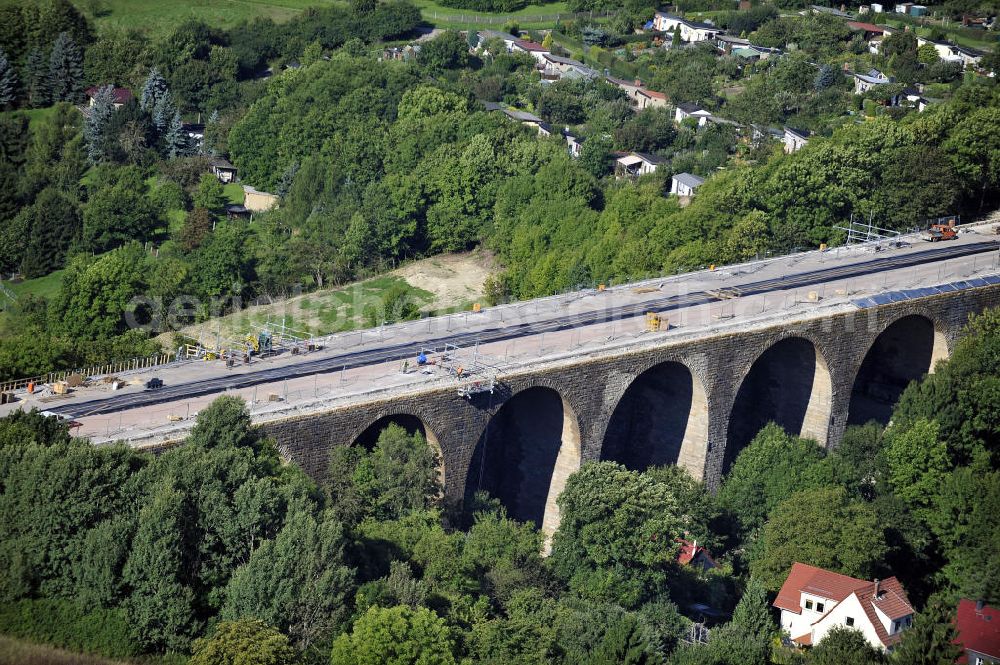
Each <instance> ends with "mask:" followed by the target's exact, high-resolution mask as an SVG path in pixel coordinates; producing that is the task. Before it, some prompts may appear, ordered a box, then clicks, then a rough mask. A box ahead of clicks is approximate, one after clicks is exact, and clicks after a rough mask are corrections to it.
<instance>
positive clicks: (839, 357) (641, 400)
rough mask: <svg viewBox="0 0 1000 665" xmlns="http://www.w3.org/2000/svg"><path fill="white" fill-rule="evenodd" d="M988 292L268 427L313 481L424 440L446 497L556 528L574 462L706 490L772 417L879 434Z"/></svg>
mask: <svg viewBox="0 0 1000 665" xmlns="http://www.w3.org/2000/svg"><path fill="white" fill-rule="evenodd" d="M997 304H1000V288H997V287H988V288H981V289H975V290H969V291H962V292H955V293H950V294H946V295H938V296H932V297H928V298H922V299H919V300H911V301H908V302H903V303H894V304H889V305H884V306H881V307H873V308H869V309H860V310H852V311H843V310H841V311H837V312H836V313H833V314H829V315H827V316H819V317H815V318H803V319H800V320H795V321H789V322H785V323H782V324H771V325H766V324H761V325H760V326H757V327H755V326H751V325H747V326H746V327H745V329H743V328H730V331H729V332H725V333H706V334H705V335H704V336H700V337H699V336H693V335H689V336H681V335H679V334H674V333H666V334H664V335H662V337H660V338H659V339H658V340H657V341H654V342H645V343H643V344H642V345H637V346H635V347H632V348H627V349H623V350H616V351H614V352H608V353H604V354H598V353H593V352H591V353H589V355H581V356H580V357H579V358H572V359H569V360H566V359H563V360H560V361H558V362H551V363H540V364H539V365H538V366H537V367H533V368H529V369H525V370H523V371H519V372H518V373H516V374H510V375H505V376H504V377H502V380H501V381H500V383H498V385H497V387H496V389H495V390H494V392H493V393H482V394H478V395H474V396H473V397H472V398H463V397H460V396H459V395H458V394H457V391H456V390H454V389H452V388H436V389H433V390H427V391H424V392H414V393H412V394H408V395H404V396H401V397H394V398H392V399H385V400H381V401H373V402H368V403H361V404H353V405H350V406H345V407H340V408H336V409H332V410H330V411H329V412H326V413H320V414H311V415H304V416H297V417H294V418H289V419H285V420H280V421H274V422H270V423H266V424H265V425H263V427H264V428H265V430H266V431H267V433H268V434H270V435H271V436H273V437H275V439H276V440H277V441H278V443H279V446H281V449H282V451H283V453H284V454H285V455H286V456H288V457H289V458H291V459H292V460H294V461H296V462H297V463H299V464H301V465H302V466H303V467H304V468H305V469H306V471H307V472H308V473H309V474H310V475H312V476H314V477H317V478H319V477H322V476H323V475H324V474H325V473H326V470H327V461H328V459H329V455H330V451H331V449H332V448H333V447H334V446H338V445H372V444H373V443H374V441H375V439H376V438H377V435H378V432H380V431H381V430H382V429H383V428H384V427H385V426H386V425H388V424H389V423H392V422H395V423H398V424H400V425H401V426H403V427H405V428H407V429H408V430H409V431H411V432H412V431H421V432H423V433H424V434H425V436H426V438H427V440H428V443H429V445H431V446H433V447H434V449H435V450H436V452H437V453H438V454H439V456H440V461H441V476H442V478H443V480H444V487H445V494H446V496H447V497H448V498H449V499H451V500H455V501H461V500H465V499H468V498H469V497H471V496H472V495H473V494H474V493H475V492H476V491H478V490H485V491H488V492H490V494H492V495H493V496H495V497H497V498H499V499H500V500H501V501H502V502H503V504H504V505H505V506H506V507H507V509H508V511H509V513H510V514H511V515H512V516H513V517H515V518H518V519H521V520H532V521H534V522H535V523H536V524H538V525H539V526H540V527H541V528H542V529H543V531H545V532H546V533H551V532H552V531H554V530H555V528H556V527H557V526H558V523H559V514H558V506H557V504H556V499H557V498H558V496H559V494H560V493H561V491H562V489H563V487H565V484H566V480H567V479H568V477H569V476H570V475H571V474H572V473H573V472H574V471H575V470H577V469H578V468H580V465H581V464H583V463H586V462H588V461H594V460H602V459H610V460H616V461H618V462H620V463H622V464H624V465H625V466H627V467H629V468H632V469H640V470H641V469H644V468H647V467H649V466H653V465H666V464H678V465H680V466H683V467H684V468H685V469H687V470H688V471H689V472H690V473H691V474H692V475H693V476H694V477H696V478H699V479H702V480H704V481H705V482H706V484H707V485H708V486H709V487H711V488H715V487H717V486H718V484H719V482H720V480H721V478H722V477H723V475H724V474H725V472H726V471H727V469H728V467H729V466H730V465H731V464H732V461H733V460H734V459H735V457H736V455H737V454H738V453H739V451H740V450H742V449H743V447H745V446H746V445H747V443H749V441H750V440H751V439H752V438H753V436H754V435H755V434H756V433H757V432H758V431H759V430H760V428H761V427H763V426H764V425H765V424H766V423H768V422H771V421H773V422H776V423H777V424H779V425H781V426H782V427H783V428H784V429H785V430H786V431H787V432H789V433H793V434H797V435H801V436H804V437H809V438H812V439H815V440H816V441H818V442H819V443H820V444H821V445H823V446H827V447H833V446H836V445H837V444H838V443H839V441H840V439H841V437H842V435H843V433H844V429H845V427H846V426H847V425H848V424H862V423H864V422H867V421H868V420H876V421H879V422H881V423H886V422H887V421H888V418H889V416H890V414H891V410H892V406H893V405H894V404H895V402H896V400H898V398H899V396H900V394H901V393H902V391H903V390H904V389H905V387H906V386H907V385H908V384H909V382H910V381H912V380H915V379H919V378H920V377H921V376H923V375H924V374H926V373H928V372H931V371H933V369H934V365H935V363H936V362H937V361H939V360H941V359H943V358H946V357H947V356H948V353H949V349H951V348H953V346H954V344H955V342H956V341H957V339H958V336H959V335H960V334H961V331H962V329H963V326H964V325H965V323H966V322H967V320H968V316H969V315H970V314H971V313H973V312H977V311H981V310H982V309H984V308H985V307H988V306H996V305H997Z"/></svg>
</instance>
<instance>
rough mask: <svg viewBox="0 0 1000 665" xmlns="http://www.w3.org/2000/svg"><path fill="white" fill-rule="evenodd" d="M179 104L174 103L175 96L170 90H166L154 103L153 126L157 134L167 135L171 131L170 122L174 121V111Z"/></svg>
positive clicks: (152, 112)
mask: <svg viewBox="0 0 1000 665" xmlns="http://www.w3.org/2000/svg"><path fill="white" fill-rule="evenodd" d="M176 111H177V106H176V105H175V104H174V97H173V95H171V94H170V91H169V90H164V91H163V93H162V94H161V95H160V96H159V97H158V98H157V100H156V104H154V105H153V108H152V111H151V114H152V116H153V127H155V128H156V135H157V136H161V137H163V136H166V134H167V132H168V131H170V123H171V122H173V119H174V113H175V112H176Z"/></svg>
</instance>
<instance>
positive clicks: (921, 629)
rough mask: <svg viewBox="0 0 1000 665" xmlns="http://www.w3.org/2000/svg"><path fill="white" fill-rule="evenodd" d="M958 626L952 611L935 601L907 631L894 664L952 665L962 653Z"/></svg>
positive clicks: (894, 658)
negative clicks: (956, 641)
mask: <svg viewBox="0 0 1000 665" xmlns="http://www.w3.org/2000/svg"><path fill="white" fill-rule="evenodd" d="M956 636H957V633H956V631H955V624H954V623H952V617H951V610H950V609H949V608H947V607H946V606H945V605H944V603H942V602H941V601H939V600H932V601H931V602H930V603H928V605H927V608H926V609H925V610H924V611H923V612H921V613H920V614H918V615H917V616H916V618H915V619H914V621H913V626H912V627H910V628H908V629H907V630H905V631H904V632H903V638H902V640H900V642H899V647H897V648H896V650H895V651H894V652H893V654H892V656H893V657H892V662H894V663H898V664H899V665H951V664H952V663H954V662H955V660H956V659H957V658H958V657H959V656H960V655H961V653H962V650H961V649H960V648H959V647H958V645H956V644H955V637H956Z"/></svg>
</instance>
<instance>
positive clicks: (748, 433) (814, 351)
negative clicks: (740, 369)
mask: <svg viewBox="0 0 1000 665" xmlns="http://www.w3.org/2000/svg"><path fill="white" fill-rule="evenodd" d="M832 410H833V381H832V379H831V376H830V368H829V365H828V364H827V361H826V358H824V356H823V354H822V353H821V352H820V350H819V348H818V346H817V345H816V343H815V342H813V341H812V340H810V339H808V338H806V337H799V336H789V337H785V338H783V339H781V340H779V341H777V342H775V343H774V344H772V345H771V346H769V347H768V348H767V349H766V350H765V351H764V352H763V353H761V354H760V355H759V356H757V358H756V359H755V360H754V362H753V363H752V364H751V365H750V367H749V369H747V371H746V373H745V374H744V375H743V378H742V381H741V382H740V384H739V389H738V390H737V392H736V397H735V398H734V400H733V406H732V409H731V410H730V412H729V426H728V428H727V432H726V452H725V456H724V458H723V469H722V470H723V473H725V472H726V471H728V469H729V467H730V466H731V465H732V463H733V460H735V459H736V456H737V455H738V454H739V452H740V451H741V450H742V449H743V448H744V447H746V445H747V444H748V443H750V441H751V440H752V439H753V437H754V436H756V434H757V432H759V431H760V430H761V428H763V427H764V425H766V424H767V423H768V422H771V421H773V422H775V423H777V424H778V425H780V426H781V427H783V428H784V429H785V431H786V432H789V433H791V434H795V435H798V436H803V437H808V438H811V439H815V440H816V441H818V442H819V443H820V445H823V446H825V445H826V442H827V433H828V430H829V427H830V417H831V415H832Z"/></svg>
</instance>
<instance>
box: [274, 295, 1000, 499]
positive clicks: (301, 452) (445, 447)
mask: <svg viewBox="0 0 1000 665" xmlns="http://www.w3.org/2000/svg"><path fill="white" fill-rule="evenodd" d="M997 305H1000V287H986V288H981V289H975V290H969V291H961V292H955V293H951V294H945V295H939V296H932V297H929V298H923V299H920V300H912V301H908V302H903V303H895V304H890V305H885V306H882V307H879V308H872V309H868V310H858V311H854V312H848V313H839V314H835V315H832V316H827V317H825V318H817V319H811V320H807V321H803V322H798V323H793V324H787V325H775V326H773V327H768V328H762V329H756V330H747V331H742V332H730V333H726V334H718V335H714V336H711V337H706V338H703V339H698V340H693V341H691V340H689V341H678V342H671V340H670V335H669V333H667V334H666V335H664V339H663V344H662V345H660V346H657V347H655V348H646V349H643V350H636V351H631V352H625V353H622V354H620V355H617V356H613V357H603V358H584V359H581V360H580V362H578V363H569V364H563V365H560V366H558V367H550V368H545V369H540V370H538V371H536V372H531V371H525V372H521V373H518V374H515V375H506V376H504V377H503V379H502V384H501V385H499V386H498V389H497V390H495V391H494V393H493V394H481V395H476V396H474V397H473V398H472V399H467V398H463V397H460V396H459V395H458V394H457V392H456V391H455V390H453V389H434V390H429V391H427V392H422V393H417V394H413V395H410V396H404V397H394V398H392V399H387V400H382V401H375V402H371V403H366V404H360V405H352V406H349V407H343V408H338V409H334V410H331V411H329V412H327V413H323V414H320V415H308V416H300V417H295V418H289V419H286V420H280V421H275V422H270V423H267V424H265V425H264V429H265V430H266V432H267V433H268V434H269V435H271V436H273V437H274V438H275V439H276V440H277V441H278V444H279V446H280V447H281V449H282V451H283V453H284V454H285V455H286V456H287V457H288V458H290V459H292V460H294V461H296V462H297V463H299V464H300V465H302V466H303V467H304V468H305V470H306V471H307V472H308V473H309V474H310V475H312V476H314V477H321V476H323V475H324V473H325V471H326V463H327V459H328V458H329V454H330V450H331V449H332V447H333V446H337V445H349V444H351V443H352V442H353V441H354V440H355V439H356V438H357V437H358V435H359V434H360V433H361V432H363V431H364V430H365V429H366V428H367V427H368V426H369V425H371V424H372V423H373V422H375V421H376V420H378V419H380V418H383V417H385V416H389V415H394V414H409V415H413V416H416V417H418V418H420V419H421V421H422V422H423V423H424V425H425V426H426V428H427V429H428V430H429V432H430V433H431V435H432V437H433V438H436V439H437V441H438V443H439V445H440V449H441V453H442V456H443V462H444V474H445V494H446V496H447V497H449V498H451V499H456V500H457V499H460V498H461V497H463V496H464V494H465V489H466V488H465V483H466V476H467V473H468V469H469V465H470V462H471V460H472V455H473V452H474V448H475V446H476V443H477V441H479V439H480V436H481V435H482V433H483V431H484V429H485V428H486V425H487V423H488V421H489V419H490V418H491V417H492V416H493V415H495V414H496V413H497V411H498V410H499V409H500V408H501V407H502V406H503V404H504V403H505V402H506V401H507V400H508V399H510V398H511V397H512V396H514V395H516V394H518V393H519V392H521V391H523V390H526V389H528V388H531V387H534V386H545V387H549V388H552V389H553V390H555V391H556V392H558V393H559V395H561V396H562V398H563V404H564V410H565V411H566V413H567V417H573V418H576V419H577V430H578V432H579V441H580V458H581V459H580V461H581V463H582V462H587V461H591V460H598V459H600V456H601V446H602V442H603V439H604V433H605V429H606V428H607V425H608V421H609V419H610V417H611V414H612V412H613V411H614V409H615V406H616V405H617V404H618V401H619V399H621V397H622V395H623V394H624V392H625V390H626V389H627V388H628V386H629V385H630V383H631V382H632V381H633V380H634V379H635V378H636V377H638V376H639V375H640V374H641V373H642V372H644V371H646V370H648V369H651V368H653V367H655V366H657V365H659V364H660V363H663V362H666V361H676V362H680V363H682V364H683V365H685V366H686V367H687V368H688V369H689V370H690V371H691V372H692V374H693V376H694V378H695V382H694V383H695V385H696V390H698V389H699V388H698V387H699V384H700V387H701V388H703V390H704V396H705V397H706V398H707V410H706V409H705V407H704V402H703V404H702V406H701V408H697V402H698V400H697V399H695V400H693V402H694V403H695V406H696V408H694V409H693V411H694V412H695V413H693V414H692V416H693V417H692V420H691V423H690V424H689V428H692V427H694V428H695V429H698V425H700V428H702V429H703V428H704V426H705V423H704V419H705V418H706V416H707V420H708V423H707V425H708V427H707V430H708V437H707V446H705V447H704V449H703V450H685V451H682V454H681V459H680V460H679V463H680V464H682V465H684V466H686V467H687V468H688V469H689V470H690V471H691V472H692V473H693V474H694V475H695V476H696V477H700V478H703V479H704V480H705V481H706V482H707V483H708V484H709V486H710V487H715V486H717V485H718V483H719V480H720V478H721V475H722V472H723V459H724V454H725V448H726V433H727V429H728V425H729V413H730V410H731V409H732V405H733V401H734V398H735V395H736V392H737V390H738V389H739V386H740V383H741V382H742V380H743V379H744V378H745V377H746V375H747V373H748V372H749V371H750V368H751V366H752V365H753V363H754V361H755V360H756V359H757V358H758V357H759V356H760V355H761V354H762V353H763V352H764V351H766V350H767V349H768V348H770V347H771V346H772V345H773V344H775V343H776V342H778V341H780V340H782V339H785V338H788V337H802V338H804V339H807V340H809V341H811V342H812V343H813V344H814V345H815V347H816V350H817V354H818V356H819V357H821V358H822V359H823V360H825V364H826V367H827V369H828V375H829V385H830V390H829V391H827V394H826V395H825V396H821V398H817V400H816V402H817V403H816V404H811V405H810V411H809V413H808V416H807V420H808V422H807V424H806V426H807V427H808V431H809V433H812V434H814V435H816V436H817V438H820V439H822V438H824V437H822V436H820V434H822V433H823V432H822V430H823V425H822V424H823V422H824V421H825V422H826V427H825V439H826V441H825V443H826V445H828V446H835V445H837V443H838V442H839V441H840V438H841V436H842V435H843V432H844V427H845V424H846V420H847V413H848V406H849V403H850V399H851V389H852V386H853V382H854V378H855V375H856V374H857V371H858V368H859V366H860V365H861V362H862V360H863V359H864V357H865V354H866V352H867V351H868V349H869V348H870V346H871V345H872V343H873V342H874V341H875V339H876V337H878V335H879V334H880V333H881V332H882V331H883V330H885V329H886V328H887V327H888V326H889V325H891V324H892V323H893V322H894V321H897V320H899V319H900V318H902V317H905V316H908V315H921V316H924V317H926V318H928V319H929V320H930V321H931V322H933V324H934V327H935V331H936V332H937V333H939V334H940V335H941V336H943V338H944V339H945V340H947V343H948V348H949V349H950V348H952V347H953V345H954V343H955V342H956V341H957V339H958V335H959V334H960V332H961V329H962V327H963V326H964V325H965V323H966V321H967V320H968V316H969V314H971V313H973V312H978V311H981V310H983V309H984V308H986V307H993V306H997ZM818 375H819V373H818ZM820 392H822V391H820ZM669 406H670V405H664V408H669ZM818 430H819V431H818ZM566 438H567V437H566V436H565V435H564V440H566ZM576 466H577V465H576V464H569V465H568V466H567V467H566V468H568V469H571V468H576Z"/></svg>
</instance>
